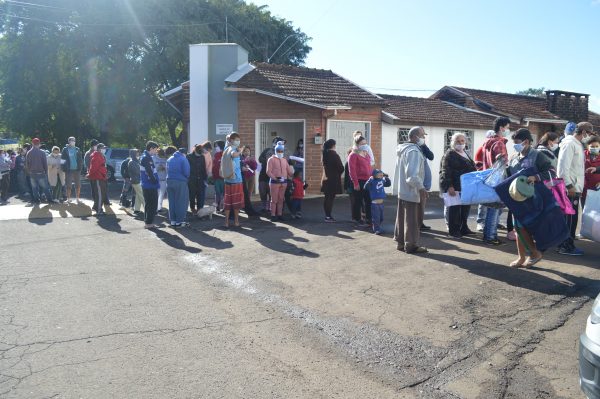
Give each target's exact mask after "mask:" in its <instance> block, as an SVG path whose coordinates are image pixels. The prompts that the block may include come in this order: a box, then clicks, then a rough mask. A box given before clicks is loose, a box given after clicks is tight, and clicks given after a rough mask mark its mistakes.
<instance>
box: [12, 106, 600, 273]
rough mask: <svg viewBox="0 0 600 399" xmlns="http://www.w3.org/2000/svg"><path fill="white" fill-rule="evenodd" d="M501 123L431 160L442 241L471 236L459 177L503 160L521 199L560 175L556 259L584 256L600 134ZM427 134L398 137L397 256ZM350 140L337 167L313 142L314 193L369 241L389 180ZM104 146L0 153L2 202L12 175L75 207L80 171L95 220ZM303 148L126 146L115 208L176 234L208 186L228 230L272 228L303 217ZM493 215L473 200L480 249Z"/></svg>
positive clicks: (514, 226)
mask: <svg viewBox="0 0 600 399" xmlns="http://www.w3.org/2000/svg"><path fill="white" fill-rule="evenodd" d="M510 124H511V122H510V120H509V119H508V118H505V117H499V118H498V119H496V121H495V123H494V128H493V130H490V131H488V133H487V134H486V139H485V141H484V142H483V144H482V145H481V147H480V148H478V149H477V151H476V152H475V156H474V157H473V158H471V156H470V155H469V151H468V148H467V137H466V136H465V134H463V133H460V132H458V133H455V134H454V135H453V136H452V137H451V140H450V145H449V148H448V150H447V151H446V153H445V154H444V156H443V157H442V159H441V161H440V164H441V167H440V175H439V183H440V184H439V186H440V193H441V194H442V195H443V196H446V197H447V198H450V202H452V204H451V205H448V206H445V207H444V216H445V220H446V225H447V228H448V237H449V238H452V239H457V240H460V239H462V238H463V237H465V236H473V235H475V234H476V232H474V231H473V230H471V228H470V227H469V214H470V210H471V205H470V204H462V203H461V202H460V195H461V194H460V193H461V191H462V187H461V180H462V179H461V178H462V177H463V176H464V175H466V174H471V173H474V172H476V171H486V170H490V169H493V170H494V171H495V170H499V165H503V166H502V172H503V173H504V176H503V177H502V178H509V177H510V176H512V175H515V174H518V173H520V171H522V170H523V169H527V168H530V167H535V168H536V170H537V172H536V174H535V175H532V176H528V177H526V178H519V184H518V185H515V187H516V188H514V190H515V191H520V192H521V193H520V194H519V193H515V195H518V196H523V195H524V194H523V193H522V192H523V191H527V192H529V191H531V192H533V189H532V188H531V187H533V186H534V185H535V184H536V183H539V182H553V181H555V180H557V179H561V182H564V190H565V193H564V195H565V198H568V200H567V202H569V207H570V208H572V212H569V213H567V214H566V215H565V222H566V224H567V226H568V229H569V235H568V237H567V239H566V240H565V241H564V242H562V243H560V245H559V247H558V248H557V252H558V253H559V254H563V255H571V256H577V255H583V251H581V250H580V249H578V248H577V247H576V246H575V240H576V238H577V236H576V229H577V223H578V219H579V214H580V210H581V209H582V208H583V204H584V203H585V199H586V194H587V192H588V191H589V190H597V189H600V138H599V137H598V136H596V135H595V133H594V131H593V126H592V125H591V124H590V123H588V122H581V123H579V124H575V123H571V122H570V123H569V124H567V126H566V128H565V131H564V135H563V136H559V134H558V133H555V132H548V133H546V134H544V135H543V136H542V137H541V139H540V140H539V141H537V143H536V142H535V141H534V139H533V136H532V134H531V132H530V131H529V130H527V129H525V128H521V129H519V130H517V131H516V132H515V133H512V132H511V130H510ZM426 136H427V135H426V132H425V130H424V129H423V128H422V127H419V126H416V127H413V128H412V129H410V131H409V133H408V141H407V142H406V143H403V144H400V145H399V146H398V148H397V149H396V155H397V162H396V170H395V171H394V172H395V173H394V182H393V191H394V194H395V195H397V201H398V202H397V210H396V220H395V227H394V240H395V241H396V246H397V249H398V250H400V251H404V252H406V253H409V254H424V253H427V252H428V250H427V248H425V247H423V246H421V244H420V234H421V231H426V230H428V229H430V227H429V226H426V225H425V224H424V222H423V220H424V213H425V204H426V201H427V198H428V191H429V190H430V189H431V184H432V176H431V169H430V168H429V164H428V162H430V161H433V160H434V156H433V153H432V152H431V150H430V149H429V148H428V147H427V145H426V143H425V141H426V140H425V139H426ZM509 140H511V141H512V143H511V144H512V147H513V148H514V155H513V156H512V157H510V158H509V156H508V150H507V146H508V145H511V144H509ZM353 141H354V145H353V146H352V148H350V149H348V152H347V153H348V156H347V158H346V160H345V161H346V162H345V163H344V162H343V161H342V159H341V157H340V155H339V153H338V151H337V148H336V144H337V143H336V141H335V140H332V139H329V140H327V141H325V143H323V147H322V155H321V161H322V168H323V169H322V180H321V192H322V193H323V194H324V200H323V210H324V216H325V218H324V221H325V222H326V223H334V222H336V219H335V218H334V216H333V206H334V202H335V198H336V196H338V195H340V194H343V193H347V194H349V199H350V210H351V212H350V213H351V215H352V220H353V223H354V224H355V226H356V227H357V228H371V229H372V231H373V233H374V234H381V233H383V228H382V223H383V213H384V212H383V210H384V199H385V198H386V192H385V188H386V187H389V186H391V185H392V182H391V180H390V178H389V176H388V175H387V174H385V173H384V172H383V171H382V170H379V169H376V168H375V164H376V162H375V159H374V155H373V151H372V149H371V147H370V146H369V145H368V142H367V140H366V138H365V136H364V135H363V134H362V132H360V131H357V132H355V133H354V135H353ZM105 149H106V147H105V145H104V144H103V143H99V142H97V141H96V140H93V141H92V143H91V148H90V149H89V151H87V152H86V153H85V154H83V153H82V151H81V150H80V149H79V148H78V147H77V146H76V141H75V138H74V137H70V138H69V140H68V144H67V145H66V146H65V147H64V148H63V149H62V150H61V149H60V148H59V147H53V148H52V151H51V152H50V154H46V152H44V151H42V150H41V149H40V140H39V139H37V138H35V139H33V140H32V143H31V145H29V144H28V145H26V146H25V147H24V148H23V149H21V150H19V151H18V152H16V153H14V152H13V153H5V152H4V151H1V150H0V176H2V181H1V182H0V201H2V202H0V203H2V204H4V203H6V201H7V191H8V189H7V186H8V185H9V181H10V178H11V176H12V178H13V179H15V180H16V183H17V186H18V192H19V196H21V197H26V196H30V201H31V202H33V203H39V202H40V201H41V198H42V196H45V198H46V200H47V201H48V202H58V201H65V200H66V201H70V200H71V198H72V195H71V194H72V193H73V190H72V187H74V188H75V190H74V193H75V199H76V200H77V201H80V193H81V178H80V170H81V168H82V165H85V168H86V170H87V178H88V180H89V182H90V185H91V189H92V197H93V201H94V204H93V207H92V209H93V211H94V213H95V214H96V215H98V216H100V215H103V214H104V213H105V207H106V206H108V205H110V202H109V200H108V193H107V167H106V159H105ZM302 153H303V142H298V143H297V146H296V148H295V152H294V155H290V153H289V151H287V149H286V140H285V139H284V138H282V137H279V136H278V137H275V138H274V139H273V141H272V146H270V147H269V148H266V149H264V150H263V151H262V152H261V154H260V156H259V157H258V160H257V159H255V158H254V157H253V155H252V149H251V148H250V147H249V146H247V145H246V146H242V143H241V139H240V135H239V134H237V133H235V132H234V133H231V134H230V135H229V136H227V138H226V140H225V141H221V140H218V141H215V142H214V143H210V142H205V143H202V144H197V145H195V146H194V148H193V150H192V151H191V152H190V153H189V154H186V151H185V150H184V149H179V150H178V149H176V148H174V147H167V148H164V149H162V148H160V147H159V145H158V144H157V143H155V142H153V141H149V142H148V143H147V144H146V147H145V149H144V150H143V152H142V153H141V154H140V153H139V151H138V150H137V149H131V150H130V154H129V155H130V156H129V158H128V159H127V160H125V161H124V162H123V165H121V174H122V176H123V178H124V184H123V190H122V194H121V199H120V203H121V205H122V206H123V207H131V208H132V210H133V213H134V214H136V215H138V216H139V217H142V216H143V219H144V222H145V228H148V229H153V228H157V227H158V226H157V225H156V224H155V223H154V219H155V217H156V215H157V213H158V212H166V211H167V210H166V209H164V208H163V202H164V199H166V198H168V201H169V209H168V218H169V223H170V226H171V227H173V228H179V227H184V226H188V225H189V222H188V221H187V220H186V218H187V214H188V209H189V210H191V213H192V214H198V215H200V214H201V213H202V210H203V209H204V208H205V206H206V202H207V201H206V194H207V190H206V189H207V187H208V185H209V184H213V185H214V192H215V198H214V203H213V204H214V205H213V206H214V210H215V211H217V212H222V213H223V214H224V216H225V226H226V227H229V226H230V225H231V224H233V225H234V226H236V227H238V226H240V219H239V213H240V211H241V210H244V211H245V213H246V214H247V215H248V216H256V215H259V214H261V213H264V214H268V215H270V217H271V219H272V220H273V221H282V220H285V219H284V208H285V207H287V208H288V210H289V213H290V215H291V217H292V218H294V219H295V218H301V217H302V216H303V215H302V201H303V199H304V192H305V190H306V189H307V184H306V183H305V182H304V181H303V179H302V169H303V162H304V159H303V158H302V157H301V155H302ZM504 170H505V172H504ZM342 176H343V177H344V178H343V180H342ZM256 180H258V183H259V187H258V191H259V193H260V199H261V204H262V209H260V210H259V211H256V210H254V207H253V205H252V202H251V201H250V195H251V193H253V192H254V189H255V186H254V182H255V181H256ZM528 186H531V187H528ZM511 190H513V187H512V186H511ZM129 195H131V200H129ZM511 195H512V193H511ZM452 198H454V200H452ZM523 198H526V196H525V197H523ZM580 203H581V207H580ZM503 208H504V204H503V203H502V202H497V203H484V204H479V205H478V212H477V229H476V230H478V231H480V232H482V233H483V237H482V238H483V242H484V243H485V244H487V245H493V246H497V245H503V244H505V242H504V241H503V240H502V239H501V238H500V237H499V236H498V228H499V226H502V223H501V221H500V215H501V213H502V209H503ZM142 209H143V211H142ZM506 228H507V230H508V232H507V239H508V240H509V241H516V244H517V245H516V246H517V253H518V258H517V259H516V260H515V261H513V262H511V263H510V266H512V267H531V266H533V265H534V264H536V263H538V262H539V261H540V260H541V259H542V257H543V253H542V251H539V250H538V249H537V247H536V239H535V236H534V235H533V234H531V233H530V232H529V231H528V228H527V227H526V226H525V225H524V223H523V221H522V220H519V219H518V218H517V217H515V216H514V215H513V214H512V212H510V211H509V212H508V215H507V223H506Z"/></svg>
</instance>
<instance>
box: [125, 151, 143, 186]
mask: <svg viewBox="0 0 600 399" xmlns="http://www.w3.org/2000/svg"><path fill="white" fill-rule="evenodd" d="M129 158H130V159H129V162H128V163H127V172H128V173H129V179H130V180H131V184H140V160H139V159H138V157H137V151H135V150H130V151H129Z"/></svg>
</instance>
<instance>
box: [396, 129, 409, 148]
mask: <svg viewBox="0 0 600 399" xmlns="http://www.w3.org/2000/svg"><path fill="white" fill-rule="evenodd" d="M409 131H410V129H408V128H405V127H401V128H398V144H402V143H408V142H409V141H410V140H409V139H408V132H409Z"/></svg>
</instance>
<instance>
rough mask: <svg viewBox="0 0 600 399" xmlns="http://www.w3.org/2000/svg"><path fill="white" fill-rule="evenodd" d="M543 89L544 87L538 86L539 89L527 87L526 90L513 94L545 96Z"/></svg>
mask: <svg viewBox="0 0 600 399" xmlns="http://www.w3.org/2000/svg"><path fill="white" fill-rule="evenodd" d="M544 90H545V89H544V87H540V88H539V89H534V88H529V89H527V90H521V91H518V92H516V93H515V94H520V95H522V96H531V97H546V94H545V93H544Z"/></svg>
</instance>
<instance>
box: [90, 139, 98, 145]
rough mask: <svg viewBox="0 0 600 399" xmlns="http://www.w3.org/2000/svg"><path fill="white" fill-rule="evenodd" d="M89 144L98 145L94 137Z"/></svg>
mask: <svg viewBox="0 0 600 399" xmlns="http://www.w3.org/2000/svg"><path fill="white" fill-rule="evenodd" d="M90 144H91V145H92V147H93V146H95V145H98V140H96V139H92V141H91V142H90Z"/></svg>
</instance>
